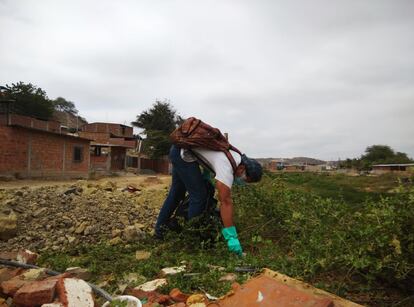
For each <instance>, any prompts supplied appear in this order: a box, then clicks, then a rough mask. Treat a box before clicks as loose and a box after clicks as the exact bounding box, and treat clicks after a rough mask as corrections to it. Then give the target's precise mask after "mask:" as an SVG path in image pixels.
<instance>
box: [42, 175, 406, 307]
mask: <svg viewBox="0 0 414 307" xmlns="http://www.w3.org/2000/svg"><path fill="white" fill-rule="evenodd" d="M381 180H382V181H381ZM367 187H370V189H371V190H367V189H366V188H367ZM390 189H394V192H392V193H389V190H390ZM233 195H234V202H235V219H236V225H237V228H238V231H239V237H240V241H241V243H242V246H243V249H244V251H245V252H246V253H247V256H246V257H243V258H239V257H236V256H234V255H232V254H230V253H229V252H228V251H227V247H226V245H225V242H224V240H223V239H222V238H221V235H220V234H219V233H217V234H216V235H217V241H216V242H203V241H202V240H200V239H199V238H198V237H197V236H196V235H195V233H196V232H194V231H193V230H192V229H185V230H184V231H183V232H182V233H181V234H180V235H177V234H174V233H171V234H170V235H169V236H168V238H167V240H166V241H164V242H160V241H156V240H154V239H153V238H151V237H148V238H146V239H145V240H142V241H141V242H137V243H136V244H128V245H118V246H109V245H106V244H100V245H94V246H78V247H76V248H74V249H72V250H67V251H60V252H50V253H48V252H44V253H43V254H42V256H41V259H40V264H42V265H44V266H47V267H49V268H51V269H55V270H60V271H63V270H64V269H65V268H67V267H69V266H81V267H85V268H88V269H89V270H91V271H92V273H93V280H92V282H94V283H98V284H99V283H101V282H103V281H106V285H105V286H104V289H105V290H107V291H108V292H110V293H117V289H118V286H119V284H122V283H124V280H125V275H126V274H128V273H136V274H137V275H139V276H140V280H139V282H143V281H147V280H152V279H154V278H156V277H158V274H159V272H160V270H161V269H162V268H164V267H168V266H179V265H181V264H182V263H185V264H186V265H187V270H186V272H184V273H179V274H177V275H174V276H170V277H168V281H169V284H168V286H166V287H165V288H163V289H162V291H164V292H165V293H168V292H169V290H170V289H172V288H175V287H178V288H180V289H181V290H182V291H183V292H187V293H194V292H202V291H206V292H208V293H209V294H211V295H214V296H221V295H223V294H225V293H226V292H227V291H228V290H229V289H230V282H219V279H220V277H221V276H222V275H224V274H225V273H226V272H229V273H230V272H234V271H235V267H237V266H250V267H257V268H264V267H267V268H270V269H273V270H276V271H279V272H281V273H284V274H287V275H289V276H292V277H294V278H298V279H301V280H305V281H308V282H311V283H312V284H314V285H315V286H317V287H320V288H322V289H325V290H327V291H330V292H332V293H335V294H338V295H340V296H343V297H345V298H348V299H351V300H353V301H356V302H359V303H362V304H368V305H375V306H390V305H393V304H397V303H398V302H404V303H407V302H410V296H413V294H414V292H413V289H412V286H411V285H412V283H413V282H414V189H413V188H412V186H405V187H404V186H401V185H400V186H398V180H397V179H396V178H395V177H393V176H388V177H387V176H386V177H349V178H348V177H343V176H325V175H317V174H307V173H302V174H270V175H267V176H264V179H263V180H262V182H261V183H260V184H252V185H247V186H245V187H236V188H235V189H234V193H233ZM213 237H214V236H213ZM137 250H146V251H151V252H152V255H151V257H150V258H149V259H147V260H140V261H138V260H136V259H135V252H136V251H137ZM212 265H213V266H221V267H223V268H224V272H220V271H218V270H214V269H212ZM186 274H191V275H186ZM250 276H251V274H249V273H245V274H242V273H237V281H238V282H241V283H242V282H243V281H245V280H246V279H247V278H249V277H250ZM404 300H405V301H404Z"/></svg>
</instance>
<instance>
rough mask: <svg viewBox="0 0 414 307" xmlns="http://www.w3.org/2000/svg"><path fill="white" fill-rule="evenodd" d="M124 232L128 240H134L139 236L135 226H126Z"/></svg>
mask: <svg viewBox="0 0 414 307" xmlns="http://www.w3.org/2000/svg"><path fill="white" fill-rule="evenodd" d="M122 234H123V237H124V238H125V240H126V241H127V242H133V241H135V240H136V239H137V238H138V232H137V230H136V229H135V227H134V226H128V227H126V228H125V229H124V231H123V232H122Z"/></svg>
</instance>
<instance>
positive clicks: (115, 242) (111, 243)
mask: <svg viewBox="0 0 414 307" xmlns="http://www.w3.org/2000/svg"><path fill="white" fill-rule="evenodd" d="M121 243H123V241H122V239H121V238H120V237H115V238H113V239H111V240H109V244H110V245H118V244H121Z"/></svg>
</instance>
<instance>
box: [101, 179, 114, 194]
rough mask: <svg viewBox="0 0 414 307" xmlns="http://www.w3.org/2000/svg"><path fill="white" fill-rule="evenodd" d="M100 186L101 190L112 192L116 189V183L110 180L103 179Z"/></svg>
mask: <svg viewBox="0 0 414 307" xmlns="http://www.w3.org/2000/svg"><path fill="white" fill-rule="evenodd" d="M100 187H101V189H102V190H105V191H109V192H113V191H115V190H116V184H115V183H114V182H112V181H104V182H103V183H102V184H101V185H100Z"/></svg>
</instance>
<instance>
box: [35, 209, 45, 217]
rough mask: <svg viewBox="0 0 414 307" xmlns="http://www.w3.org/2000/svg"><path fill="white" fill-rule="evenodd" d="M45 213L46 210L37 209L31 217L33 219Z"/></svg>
mask: <svg viewBox="0 0 414 307" xmlns="http://www.w3.org/2000/svg"><path fill="white" fill-rule="evenodd" d="M46 211H47V208H40V209H37V210H36V211H34V212H33V213H32V216H33V217H39V216H41V215H43V213H46Z"/></svg>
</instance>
